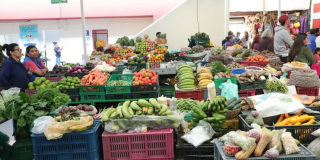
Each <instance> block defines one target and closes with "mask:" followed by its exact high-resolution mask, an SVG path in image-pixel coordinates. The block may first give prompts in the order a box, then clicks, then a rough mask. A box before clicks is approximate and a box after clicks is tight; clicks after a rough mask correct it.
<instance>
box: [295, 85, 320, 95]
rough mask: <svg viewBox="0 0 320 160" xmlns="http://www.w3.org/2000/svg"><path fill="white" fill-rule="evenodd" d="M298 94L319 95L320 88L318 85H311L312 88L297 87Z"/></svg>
mask: <svg viewBox="0 0 320 160" xmlns="http://www.w3.org/2000/svg"><path fill="white" fill-rule="evenodd" d="M297 94H300V95H308V96H319V88H318V87H310V88H303V87H297Z"/></svg>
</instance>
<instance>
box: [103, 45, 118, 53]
mask: <svg viewBox="0 0 320 160" xmlns="http://www.w3.org/2000/svg"><path fill="white" fill-rule="evenodd" d="M117 49H119V46H118V45H109V46H108V48H107V49H106V50H105V51H104V54H108V53H109V54H113V53H114V52H115V50H117Z"/></svg>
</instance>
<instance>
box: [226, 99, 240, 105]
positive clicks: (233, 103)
mask: <svg viewBox="0 0 320 160" xmlns="http://www.w3.org/2000/svg"><path fill="white" fill-rule="evenodd" d="M238 103H241V99H238V100H236V101H234V102H232V103H231V104H230V105H229V106H236V105H237V104H238Z"/></svg>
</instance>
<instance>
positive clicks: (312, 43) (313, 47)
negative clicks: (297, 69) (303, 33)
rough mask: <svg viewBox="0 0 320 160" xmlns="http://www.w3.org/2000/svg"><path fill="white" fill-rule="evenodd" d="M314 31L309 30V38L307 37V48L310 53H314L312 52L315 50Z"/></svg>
mask: <svg viewBox="0 0 320 160" xmlns="http://www.w3.org/2000/svg"><path fill="white" fill-rule="evenodd" d="M316 38H317V36H316V29H310V36H308V39H309V43H308V45H307V46H308V47H309V48H310V49H311V52H312V53H314V50H315V49H316V47H317V46H316Z"/></svg>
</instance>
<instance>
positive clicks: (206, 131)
mask: <svg viewBox="0 0 320 160" xmlns="http://www.w3.org/2000/svg"><path fill="white" fill-rule="evenodd" d="M215 133H216V132H215V131H214V130H213V129H212V127H211V125H210V124H209V123H208V122H205V121H203V120H200V122H199V124H198V125H197V126H196V127H195V128H193V129H192V130H191V131H190V132H189V133H187V134H185V135H183V136H182V137H181V138H182V139H184V140H185V141H187V142H188V143H190V144H192V145H193V146H194V147H196V148H197V147H199V146H200V145H201V144H202V143H203V142H205V141H207V140H210V139H211V138H212V136H213V135H214V134H215Z"/></svg>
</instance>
